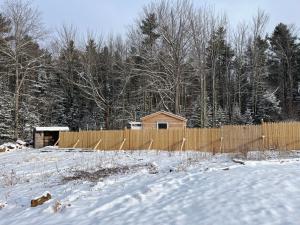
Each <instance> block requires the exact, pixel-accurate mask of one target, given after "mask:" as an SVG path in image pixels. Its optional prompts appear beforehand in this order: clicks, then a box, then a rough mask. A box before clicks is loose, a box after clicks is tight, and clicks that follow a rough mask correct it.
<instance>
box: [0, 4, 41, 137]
mask: <svg viewBox="0 0 300 225" xmlns="http://www.w3.org/2000/svg"><path fill="white" fill-rule="evenodd" d="M3 13H4V15H5V16H6V17H7V18H8V19H9V21H10V26H11V31H10V36H11V38H10V39H9V40H8V41H7V45H4V47H3V48H1V49H0V51H1V53H2V54H4V55H5V56H6V57H7V58H8V60H9V62H10V63H11V65H12V67H11V68H10V75H11V76H13V77H14V80H15V93H14V105H15V107H14V112H15V132H14V133H15V134H14V135H15V138H18V137H19V109H20V97H21V95H22V88H23V87H24V84H25V81H26V80H27V79H30V76H32V75H33V74H34V73H35V72H36V71H37V70H38V69H39V68H40V67H41V64H40V63H39V62H40V60H41V58H42V57H43V54H31V52H30V51H31V48H32V45H33V44H35V43H36V41H38V40H40V39H41V38H42V37H44V36H45V30H44V29H43V25H42V23H41V17H40V13H39V11H38V10H37V9H35V8H34V7H33V6H32V5H31V3H30V2H29V1H21V0H8V1H6V2H5V3H4V9H3Z"/></svg>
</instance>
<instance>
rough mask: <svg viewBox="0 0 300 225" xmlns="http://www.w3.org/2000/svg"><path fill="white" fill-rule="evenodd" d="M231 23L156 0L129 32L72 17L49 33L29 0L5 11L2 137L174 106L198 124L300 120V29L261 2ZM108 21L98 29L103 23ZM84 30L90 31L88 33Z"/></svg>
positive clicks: (111, 122) (102, 124)
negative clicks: (84, 26)
mask: <svg viewBox="0 0 300 225" xmlns="http://www.w3.org/2000/svg"><path fill="white" fill-rule="evenodd" d="M241 21H243V22H241V23H240V24H238V25H236V26H234V27H233V26H231V25H230V21H229V20H228V17H227V15H226V14H224V13H218V12H217V11H216V10H215V9H214V7H213V6H209V5H205V6H201V7H195V6H194V5H193V3H192V1H184V0H177V1H167V0H161V1H155V2H153V3H151V4H148V5H146V6H145V7H144V8H143V9H141V14H140V15H139V16H138V15H137V16H136V21H135V23H133V24H131V26H130V27H128V31H127V35H126V36H122V35H109V36H108V37H104V36H103V35H101V34H96V33H93V32H91V31H90V32H87V33H86V34H81V33H80V32H78V31H77V30H76V28H75V26H74V25H72V24H63V25H61V27H58V28H57V30H56V31H49V30H48V29H47V27H45V25H44V24H43V21H42V14H41V13H40V11H39V9H37V8H35V7H34V6H33V5H32V3H31V2H30V1H22V0H8V1H6V2H5V3H4V4H3V5H2V6H1V8H0V88H1V93H2V94H1V95H0V135H1V137H0V141H1V140H2V141H3V140H12V139H17V138H24V139H26V138H28V137H30V136H31V132H32V128H33V127H36V126H68V127H70V128H71V129H72V130H74V131H76V130H85V129H88V130H96V129H123V128H124V127H125V126H126V124H127V123H128V122H129V121H139V119H140V118H141V117H143V116H145V115H147V114H150V113H152V112H156V111H158V110H165V111H169V112H173V113H175V114H178V115H182V116H184V117H186V118H187V119H188V126H189V127H218V126H221V125H226V124H257V123H260V122H261V120H264V121H266V122H268V121H282V120H298V118H299V116H300V94H299V93H300V45H299V43H300V42H299V36H298V34H297V27H295V26H294V25H292V24H283V23H279V24H277V25H276V26H275V27H274V29H273V30H272V31H271V32H270V33H268V32H267V31H266V27H267V24H268V21H269V15H268V14H267V13H266V12H265V11H263V10H261V9H258V10H257V11H256V12H254V15H253V17H252V19H251V20H249V21H244V20H243V18H241ZM104 22H105V21H99V27H101V23H104ZM82 37H83V38H82Z"/></svg>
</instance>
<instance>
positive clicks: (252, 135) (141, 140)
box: [59, 122, 300, 153]
mask: <svg viewBox="0 0 300 225" xmlns="http://www.w3.org/2000/svg"><path fill="white" fill-rule="evenodd" d="M59 147H60V148H83V149H94V150H143V149H155V150H168V151H172V150H196V151H209V152H213V153H228V152H247V151H251V150H268V149H278V150H295V149H300V122H281V123H263V124H262V125H243V126H240V125H238V126H223V127H221V128H203V129H202V128H201V129H200V128H199V129H198V128H191V129H169V130H156V129H144V130H107V131H104V130H102V131H80V132H61V133H60V137H59Z"/></svg>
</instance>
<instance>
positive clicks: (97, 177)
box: [62, 164, 158, 183]
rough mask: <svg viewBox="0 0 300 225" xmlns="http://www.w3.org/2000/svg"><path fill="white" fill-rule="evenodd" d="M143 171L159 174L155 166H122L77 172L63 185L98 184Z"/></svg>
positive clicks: (64, 179) (68, 177) (67, 177)
mask: <svg viewBox="0 0 300 225" xmlns="http://www.w3.org/2000/svg"><path fill="white" fill-rule="evenodd" d="M141 169H147V170H148V172H149V173H150V174H155V173H158V170H157V168H156V167H155V166H154V165H153V164H137V165H130V166H128V165H125V166H124V165H120V166H114V167H110V168H103V167H99V168H97V169H96V170H95V171H85V170H75V171H73V175H71V176H65V177H63V179H62V181H63V183H66V182H70V181H76V180H87V181H90V182H97V181H101V180H102V179H104V178H107V177H110V176H114V175H122V174H128V173H133V172H136V171H138V170H141Z"/></svg>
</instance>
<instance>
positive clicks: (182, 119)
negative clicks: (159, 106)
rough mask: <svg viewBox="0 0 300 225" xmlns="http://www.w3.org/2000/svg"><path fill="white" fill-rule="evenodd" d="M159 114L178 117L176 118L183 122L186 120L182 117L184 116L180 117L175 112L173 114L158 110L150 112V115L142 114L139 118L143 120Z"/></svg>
mask: <svg viewBox="0 0 300 225" xmlns="http://www.w3.org/2000/svg"><path fill="white" fill-rule="evenodd" d="M160 114H163V115H166V116H169V117H173V118H175V119H178V120H181V121H184V122H186V121H187V119H186V118H184V117H182V116H178V115H176V114H173V113H170V112H166V111H158V112H156V113H152V114H150V115H147V116H144V117H142V118H141V121H144V120H146V119H149V118H152V117H155V116H158V115H160Z"/></svg>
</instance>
